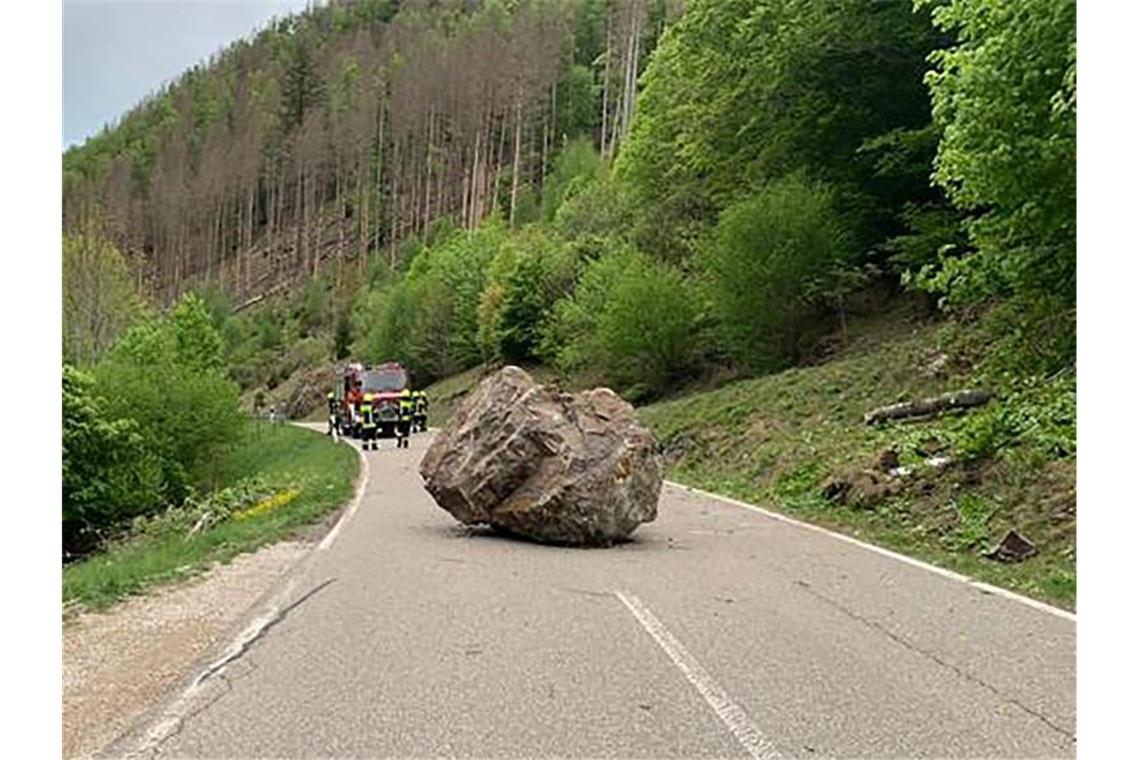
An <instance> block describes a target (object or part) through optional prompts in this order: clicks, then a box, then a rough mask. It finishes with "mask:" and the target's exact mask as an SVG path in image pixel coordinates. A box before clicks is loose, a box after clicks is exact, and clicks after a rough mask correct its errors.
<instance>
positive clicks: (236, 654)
mask: <svg viewBox="0 0 1140 760" xmlns="http://www.w3.org/2000/svg"><path fill="white" fill-rule="evenodd" d="M333 583H336V578H329V579H328V580H327V581H324V582H323V583H319V584H317V585H316V586H315V587H313V588H312V589H310V590H309V591H307V592H305V593H304V594H302V595H301V596H300V597H299V598H298V599H297V600H296V601H294V602H292V603H291V604H289V605H287V606H285V607H282V608H281V609H279V610H277V611H276V612H274V613H273V614H271V615H270V616H269V617H268V618H267V619H266V620H265V621H264V622H263V623H260V624H259V625H257V626H256V627H255V628H254V629H253V630H252V631H248V632H247V633H246V634H245V635H244V636H243V637H242V638H241V639H240V640H239V641H238V642H237V644H236V645H234V646H233V647H231V648H230V651H228V652H226V654H225V655H224V656H223V657H222V658H221V659H219V660H218V661H217V662H215V663H213V664H212V665H210V667H208V668H206V669H205V670H204V671H202V673H201V674H200V675H199V676H198V677H197V678H196V679H195V680H194V685H195V686H197V685H198V684H201V683H202V682H203V681H205V680H206V679H208V678H210V677H211V676H213V675H215V674H216V673H218V672H219V671H220V670H221V669H222V668H224V667H226V666H227V665H229V664H230V663H231V662H233V661H235V660H237V659H239V658H240V657H243V656H244V655H245V653H246V652H248V651H249V648H250V647H251V646H253V645H254V644H256V643H257V642H258V641H260V640H261V639H262V638H263V637H264V636H265V634H267V633H268V632H269V630H270V629H271V628H273V626H275V625H277V624H278V623H280V622H281V621H282V620H284V619H285V618H286V617H287V616H288V615H289V613H290V612H292V611H293V610H295V609H297V608H298V607H300V606H301V605H302V604H304V603H305V602H307V601H309V600H310V599H312V598H313V597H314V596H316V595H317V594H318V593H320V592H321V591H323V590H325V589H326V588H328V587H329V586H330V585H332V584H333Z"/></svg>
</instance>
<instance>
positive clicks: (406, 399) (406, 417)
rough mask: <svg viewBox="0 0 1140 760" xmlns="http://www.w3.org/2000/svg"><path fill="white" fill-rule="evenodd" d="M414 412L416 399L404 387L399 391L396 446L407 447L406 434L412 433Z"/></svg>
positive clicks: (399, 447)
mask: <svg viewBox="0 0 1140 760" xmlns="http://www.w3.org/2000/svg"><path fill="white" fill-rule="evenodd" d="M415 414H416V401H415V399H414V398H412V392H411V391H410V390H408V389H407V388H405V389H404V390H403V392H401V393H400V417H399V419H398V420H397V422H396V448H398V449H406V448H408V436H409V435H411V433H412V418H413V417H414V416H415Z"/></svg>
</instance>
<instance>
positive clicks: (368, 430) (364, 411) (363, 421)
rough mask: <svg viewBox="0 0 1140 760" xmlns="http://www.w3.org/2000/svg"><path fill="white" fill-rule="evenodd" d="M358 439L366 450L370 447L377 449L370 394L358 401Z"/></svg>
mask: <svg viewBox="0 0 1140 760" xmlns="http://www.w3.org/2000/svg"><path fill="white" fill-rule="evenodd" d="M360 440H361V448H363V449H364V450H365V451H368V449H369V448H371V449H372V450H373V451H375V450H376V449H377V443H376V418H375V417H374V416H373V414H372V394H367V395H365V396H364V400H363V401H361V402H360Z"/></svg>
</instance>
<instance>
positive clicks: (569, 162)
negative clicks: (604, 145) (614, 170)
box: [542, 137, 604, 222]
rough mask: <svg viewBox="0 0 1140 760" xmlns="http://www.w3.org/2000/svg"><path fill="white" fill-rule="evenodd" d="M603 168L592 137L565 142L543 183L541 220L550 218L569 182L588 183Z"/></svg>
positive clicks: (547, 220) (569, 184)
mask: <svg viewBox="0 0 1140 760" xmlns="http://www.w3.org/2000/svg"><path fill="white" fill-rule="evenodd" d="M603 169H604V166H603V164H602V157H601V156H600V155H599V154H598V151H597V150H596V149H595V148H594V143H593V141H592V140H590V139H589V138H587V137H579V138H577V139H575V140H572V141H571V142H569V143H567V144H566V145H565V147H563V148H562V150H561V151H560V152H559V154H558V158H556V159H555V161H554V169H553V170H552V171H551V172H550V174H549V175H548V176H547V177H546V179H545V180H544V182H543V186H542V219H543V221H546V222H550V221H553V219H554V214H555V212H557V211H558V209H559V208H560V207H561V206H562V201H563V200H564V199H565V198H566V192H567V190H568V189H569V188H570V187H571V185H572V184H574V183H582V182H589V181H591V180H593V179H595V178H597V177H599V176H601V173H602V171H603Z"/></svg>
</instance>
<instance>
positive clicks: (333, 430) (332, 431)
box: [328, 391, 340, 440]
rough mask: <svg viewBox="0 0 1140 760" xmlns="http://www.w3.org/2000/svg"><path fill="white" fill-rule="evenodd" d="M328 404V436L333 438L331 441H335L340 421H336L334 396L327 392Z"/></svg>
mask: <svg viewBox="0 0 1140 760" xmlns="http://www.w3.org/2000/svg"><path fill="white" fill-rule="evenodd" d="M328 402H329V435H331V436H332V437H333V439H334V440H335V439H336V437H337V435H338V434H339V433H340V420H338V419H337V414H336V395H335V394H334V393H333V392H332V391H329V395H328Z"/></svg>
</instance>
